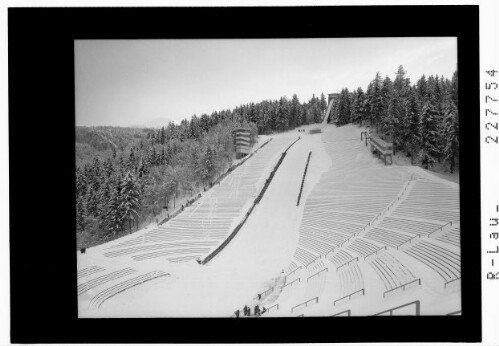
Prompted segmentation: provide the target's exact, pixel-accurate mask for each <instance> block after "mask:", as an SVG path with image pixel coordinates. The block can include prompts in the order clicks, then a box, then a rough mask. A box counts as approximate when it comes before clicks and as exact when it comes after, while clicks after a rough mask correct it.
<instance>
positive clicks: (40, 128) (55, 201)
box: [8, 5, 482, 343]
mask: <svg viewBox="0 0 499 346" xmlns="http://www.w3.org/2000/svg"><path fill="white" fill-rule="evenodd" d="M419 36H433V37H435V36H439V37H441V36H454V37H457V39H458V76H459V114H460V119H459V120H460V129H461V130H460V135H461V136H460V163H461V164H460V181H461V185H460V197H461V231H462V234H461V242H462V255H461V260H462V278H463V279H462V315H461V316H414V317H395V316H393V317H350V318H333V319H332V318H325V317H321V318H319V317H307V318H260V319H235V318H226V319H225V318H212V319H203V318H186V319H173V318H163V319H161V318H159V319H156V318H154V319H153V318H146V319H78V314H77V295H76V282H77V279H76V270H75V268H76V256H75V250H76V249H75V246H74V244H75V243H76V239H75V221H74V220H75V207H74V206H75V197H74V196H75V193H74V191H75V186H74V184H75V179H74V171H75V148H74V143H75V141H74V126H75V116H74V115H75V93H74V40H77V39H184V38H185V39H194V38H203V39H205V38H208V39H209V38H327V37H419ZM8 63H9V84H8V87H9V177H10V260H11V263H10V265H11V276H10V278H11V283H10V288H11V342H13V343H144V342H147V343H208V342H209V343H257V342H258V343H263V342H265V343H276V342H279V343H304V342H307V343H309V342H313V343H315V342H322V343H329V342H369V341H371V342H394V341H398V342H479V341H481V337H482V336H481V272H480V270H481V267H480V263H481V257H480V145H479V136H480V130H479V7H478V5H459V6H448V5H445V6H341V7H329V6H325V7H324V6H310V7H307V6H300V7H210V8H193V7H190V8H187V7H183V8H172V7H162V8H152V7H151V8H149V7H140V8H139V7H133V8H120V7H114V8H9V9H8ZM331 63H332V64H334V61H331ZM397 67H398V66H394V67H393V69H394V72H395V71H396V68H397ZM375 72H376V71H373V76H374V73H375ZM412 82H413V83H414V82H415V81H412ZM363 87H365V86H363ZM326 92H327V91H326ZM194 97H195V95H193V99H194Z"/></svg>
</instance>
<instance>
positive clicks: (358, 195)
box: [77, 124, 461, 318]
mask: <svg viewBox="0 0 499 346" xmlns="http://www.w3.org/2000/svg"><path fill="white" fill-rule="evenodd" d="M304 128H305V129H307V130H308V128H307V127H304ZM363 130H364V129H363V128H360V127H358V126H354V125H347V126H343V127H340V128H337V127H335V126H333V125H326V124H324V125H323V126H322V133H321V134H320V135H308V134H307V132H305V134H303V133H297V132H296V130H295V131H290V132H287V133H282V134H277V135H274V136H271V137H264V138H263V136H261V137H262V138H261V139H260V142H259V144H258V145H257V148H256V149H257V150H255V151H254V154H253V155H252V156H251V157H249V158H248V159H247V160H246V161H245V162H244V163H243V164H241V165H240V166H239V167H237V168H236V169H235V170H234V171H233V172H231V173H230V174H229V175H228V176H226V177H225V178H224V179H223V180H222V181H221V182H220V184H217V185H215V186H214V187H213V188H212V189H210V190H209V191H207V192H205V193H204V194H203V195H202V197H201V198H200V199H198V200H197V201H196V203H194V204H193V205H191V206H189V207H187V208H186V209H185V210H184V211H183V213H181V214H180V215H178V216H176V217H175V218H173V219H170V220H169V221H167V222H166V223H164V224H163V225H161V226H151V227H149V228H147V229H143V230H140V231H138V232H136V233H134V234H131V235H129V236H125V237H123V238H120V239H117V240H115V241H112V242H109V243H106V244H102V245H100V246H97V247H94V248H90V249H87V252H86V254H77V256H78V262H77V263H78V275H77V277H78V310H79V317H83V318H86V317H99V318H100V317H212V316H216V317H230V316H233V315H234V311H235V310H237V309H239V310H240V309H242V307H243V306H245V305H249V306H254V305H256V304H258V305H259V306H263V307H265V308H266V312H265V313H264V314H263V315H262V317H266V316H268V317H281V316H289V317H293V316H296V317H298V316H366V315H447V314H460V310H461V286H460V284H461V283H460V277H461V275H460V273H461V264H460V220H459V215H460V214H459V185H458V184H455V183H452V182H449V181H447V180H443V179H441V178H439V177H436V176H434V175H433V174H431V173H428V172H426V171H424V170H422V169H421V168H419V167H408V166H397V165H396V164H394V165H391V166H385V165H384V163H383V162H382V161H381V160H379V159H377V158H376V157H375V156H374V155H372V154H371V153H370V150H369V149H368V147H366V146H365V143H364V142H363V141H361V140H360V133H361V131H363ZM298 135H301V138H300V139H298ZM269 140H270V141H269ZM299 196H300V197H299ZM256 200H258V202H257V203H256V202H255V201H256ZM236 229H237V232H234V231H235V230H236ZM221 245H223V246H222V247H221ZM214 252H216V255H214ZM207 258H210V261H208V262H206V261H203V260H204V259H207ZM198 260H199V262H201V263H206V264H200V263H198Z"/></svg>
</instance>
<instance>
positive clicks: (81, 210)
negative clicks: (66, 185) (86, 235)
mask: <svg viewBox="0 0 499 346" xmlns="http://www.w3.org/2000/svg"><path fill="white" fill-rule="evenodd" d="M85 217H86V210H85V202H84V197H83V196H81V195H80V196H77V197H76V232H77V233H80V232H83V231H85Z"/></svg>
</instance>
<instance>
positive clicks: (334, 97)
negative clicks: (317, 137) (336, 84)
mask: <svg viewBox="0 0 499 346" xmlns="http://www.w3.org/2000/svg"><path fill="white" fill-rule="evenodd" d="M339 95H340V94H328V106H327V111H326V114H324V119H323V120H322V124H321V125H320V127H316V128H314V129H311V130H310V131H309V133H310V134H314V133H321V132H322V129H323V128H324V126H326V125H327V123H328V120H329V117H330V114H331V110H332V109H333V104H334V103H335V102H336V100H337V99H338V96H339ZM333 121H334V120H333Z"/></svg>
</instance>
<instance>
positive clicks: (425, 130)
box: [329, 66, 459, 173]
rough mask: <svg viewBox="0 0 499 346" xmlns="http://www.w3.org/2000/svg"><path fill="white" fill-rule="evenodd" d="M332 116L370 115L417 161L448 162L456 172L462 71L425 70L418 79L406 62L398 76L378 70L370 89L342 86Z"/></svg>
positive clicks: (341, 120)
mask: <svg viewBox="0 0 499 346" xmlns="http://www.w3.org/2000/svg"><path fill="white" fill-rule="evenodd" d="M329 119H330V120H331V119H335V120H336V123H337V125H340V126H341V125H344V124H347V123H359V124H362V123H363V122H365V121H369V123H370V125H371V126H372V127H376V131H378V132H379V133H380V134H381V136H382V137H384V139H388V140H391V141H393V143H394V144H395V146H396V148H398V149H399V150H403V151H405V152H406V153H407V155H408V156H411V161H413V160H414V159H416V160H419V162H420V164H421V165H422V166H423V167H425V168H429V167H432V166H433V165H434V164H435V163H436V162H439V163H448V164H449V168H450V172H451V173H453V172H454V170H455V167H456V164H457V162H458V156H459V119H458V81H457V72H454V74H453V76H452V80H449V79H447V78H443V76H442V77H439V76H433V75H431V76H429V77H428V78H426V76H425V75H423V76H422V77H421V78H420V79H419V80H418V81H417V82H416V84H415V85H411V82H410V80H409V78H407V77H406V71H404V68H403V66H400V67H399V68H398V71H397V73H396V76H395V79H394V80H393V81H392V80H391V79H390V78H389V77H388V76H387V77H385V78H384V79H382V77H381V75H380V74H379V73H376V76H375V78H374V79H373V80H372V81H371V82H370V83H369V85H368V87H367V90H366V92H364V90H362V88H361V87H359V88H358V89H357V90H355V91H353V92H350V91H349V90H348V89H343V90H341V93H340V94H339V96H338V99H337V102H335V104H334V105H333V109H332V111H331V114H330V118H329Z"/></svg>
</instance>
